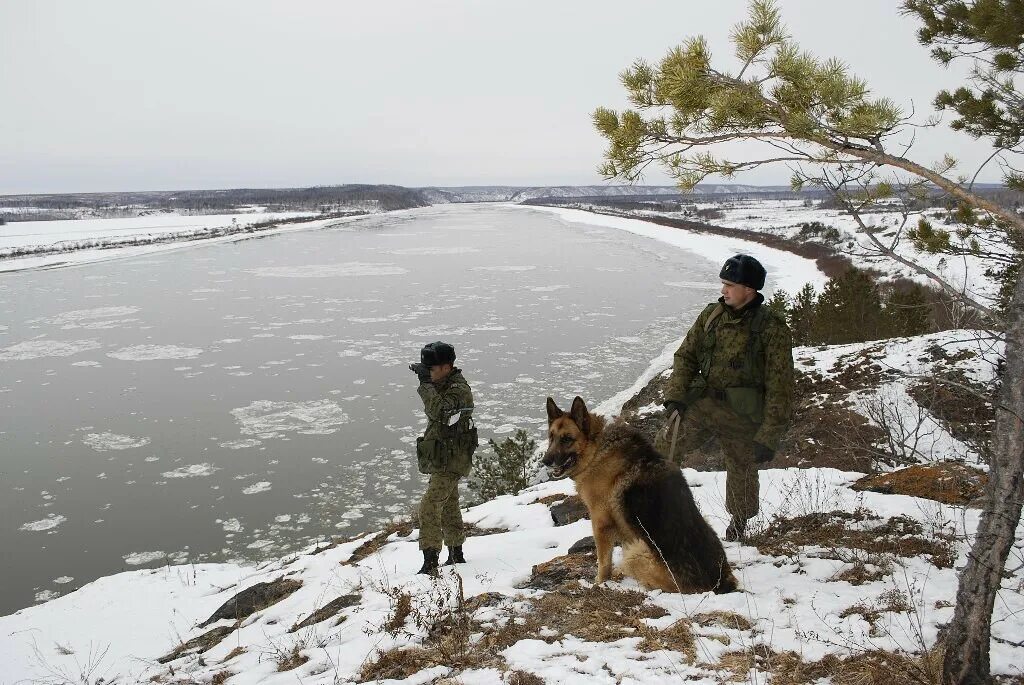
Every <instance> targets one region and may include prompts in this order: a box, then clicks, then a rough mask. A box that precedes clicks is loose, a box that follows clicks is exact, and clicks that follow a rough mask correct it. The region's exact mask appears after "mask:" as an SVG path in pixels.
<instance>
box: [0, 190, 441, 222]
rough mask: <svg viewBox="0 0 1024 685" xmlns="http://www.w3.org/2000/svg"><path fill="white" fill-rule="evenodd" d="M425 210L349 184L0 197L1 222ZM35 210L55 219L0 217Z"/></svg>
mask: <svg viewBox="0 0 1024 685" xmlns="http://www.w3.org/2000/svg"><path fill="white" fill-rule="evenodd" d="M429 204H430V202H429V201H428V200H427V198H426V196H424V195H423V193H421V192H420V191H418V190H414V189H411V188H403V187H401V186H392V185H365V184H350V185H341V186H313V187H310V188H237V189H230V190H182V191H152V192H127V193H69V194H63V195H10V196H6V197H0V216H2V217H3V218H5V219H6V220H7V221H38V220H43V219H46V218H53V217H59V218H67V217H66V216H65V215H61V214H60V212H61V211H64V212H68V211H71V210H76V209H91V210H96V211H97V212H99V213H105V212H112V211H118V210H120V209H123V208H126V207H128V208H136V209H138V210H140V211H142V210H147V209H149V210H166V211H180V212H192V213H206V214H209V213H214V212H221V211H229V210H235V209H236V208H238V207H239V206H244V205H259V206H264V207H266V208H267V209H268V210H269V211H313V212H332V211H339V210H342V209H343V208H345V207H353V206H355V207H366V206H370V205H372V206H374V207H376V208H379V209H381V210H394V209H410V208H412V207H426V206H428V205H429ZM25 206H31V207H37V208H40V209H45V210H52V211H53V212H54V214H52V215H48V214H46V213H45V212H44V213H36V214H19V213H14V212H4V208H5V207H9V208H15V207H25Z"/></svg>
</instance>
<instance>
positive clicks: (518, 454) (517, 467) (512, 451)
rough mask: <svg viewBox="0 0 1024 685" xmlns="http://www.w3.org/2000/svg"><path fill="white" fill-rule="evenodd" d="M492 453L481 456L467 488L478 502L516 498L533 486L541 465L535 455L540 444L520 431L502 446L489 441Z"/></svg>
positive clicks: (474, 466) (502, 443) (506, 439)
mask: <svg viewBox="0 0 1024 685" xmlns="http://www.w3.org/2000/svg"><path fill="white" fill-rule="evenodd" d="M487 444H488V445H489V446H490V449H491V451H490V452H484V453H483V454H480V455H479V456H478V457H477V459H476V463H475V464H474V465H473V473H472V475H471V476H470V478H469V481H468V483H467V485H468V486H469V489H470V491H472V493H473V495H474V497H475V499H476V500H477V501H478V502H486V501H488V500H492V499H494V498H495V497H498V496H500V495H515V494H518V493H519V491H520V490H522V489H523V488H525V487H526V486H527V485H529V484H530V476H531V475H532V474H533V473H534V471H536V469H537V467H538V465H539V463H538V459H537V457H536V456H535V455H534V453H535V452H536V450H537V441H536V440H534V439H533V438H531V437H530V435H529V434H528V433H527V432H526V431H524V430H522V429H520V430H517V431H516V434H515V435H514V436H513V437H511V438H505V440H503V441H502V442H501V444H498V443H496V442H494V440H493V439H492V440H488V441H487Z"/></svg>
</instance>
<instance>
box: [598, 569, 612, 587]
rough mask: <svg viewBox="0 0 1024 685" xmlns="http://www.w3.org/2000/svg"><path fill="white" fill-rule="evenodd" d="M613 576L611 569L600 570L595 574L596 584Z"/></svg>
mask: <svg viewBox="0 0 1024 685" xmlns="http://www.w3.org/2000/svg"><path fill="white" fill-rule="evenodd" d="M611 577H612V572H611V571H605V570H599V571H598V572H597V575H596V576H594V585H600V584H601V583H603V582H604V581H606V580H608V579H609V578H611Z"/></svg>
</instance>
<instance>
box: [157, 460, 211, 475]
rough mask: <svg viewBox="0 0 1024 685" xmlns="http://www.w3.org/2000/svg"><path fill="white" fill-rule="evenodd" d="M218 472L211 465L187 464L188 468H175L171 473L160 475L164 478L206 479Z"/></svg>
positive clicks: (166, 472)
mask: <svg viewBox="0 0 1024 685" xmlns="http://www.w3.org/2000/svg"><path fill="white" fill-rule="evenodd" d="M219 470H220V469H218V468H217V467H216V466H213V465H212V464H207V463H203V464H189V465H188V466H182V467H180V468H176V469H174V470H173V471H164V472H163V473H161V474H160V475H161V476H163V477H164V478H206V477H207V476H212V475H213V474H214V473H215V472H216V471H219Z"/></svg>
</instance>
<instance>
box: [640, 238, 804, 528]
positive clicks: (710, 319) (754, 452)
mask: <svg viewBox="0 0 1024 685" xmlns="http://www.w3.org/2000/svg"><path fill="white" fill-rule="evenodd" d="M765 275H766V273H765V270H764V267H763V266H761V264H760V262H758V261H757V260H756V259H754V258H753V257H751V256H749V255H743V254H739V255H736V256H735V257H731V258H729V259H728V260H727V261H726V262H725V266H723V267H722V271H721V274H720V278H721V279H722V297H720V298H719V299H718V302H713V303H711V304H709V305H708V306H707V307H706V308H705V309H704V311H702V312H701V313H700V315H699V316H698V317H697V321H696V322H694V324H693V326H692V327H691V328H690V330H689V331H688V332H687V334H686V338H685V339H684V340H683V344H682V345H680V346H679V349H678V350H677V351H676V353H675V360H674V364H673V366H672V377H671V378H670V379H669V382H668V387H667V389H666V391H665V415H666V417H667V419H668V420H667V421H666V424H665V427H664V428H663V429H662V430H661V431H660V432H659V433H658V438H657V440H656V447H657V448H658V450H659V451H660V452H662V453H663V454H665V455H666V456H671V458H672V459H673V460H674V461H676V462H677V463H681V461H682V455H683V454H684V453H686V452H688V451H692V450H694V449H697V448H699V447H701V446H702V445H705V444H707V442H708V441H709V440H710V438H712V437H714V438H717V439H718V442H719V444H720V445H721V447H722V451H723V452H724V455H725V468H726V481H725V483H726V484H725V503H726V510H727V511H728V512H729V514H730V516H731V520H730V522H729V526H728V528H726V532H725V538H726V540H729V541H735V540H743V539H744V538H745V535H746V524H747V520H748V519H750V518H752V517H754V516H755V515H756V514H757V512H758V509H759V502H758V487H759V484H758V475H757V468H758V464H762V463H765V462H768V461H771V460H772V459H773V458H774V457H775V451H776V450H777V449H778V446H779V441H780V440H781V438H782V435H783V433H784V432H785V430H786V426H787V424H788V423H789V420H790V416H791V414H792V409H793V350H792V348H793V342H792V337H791V336H790V332H789V328H788V326H786V322H785V320H784V319H783V318H782V317H781V316H779V315H778V314H776V313H775V312H773V311H772V310H770V309H769V308H768V307H767V306H764V296H763V295H761V293H759V292H757V291H758V290H761V289H762V288H763V287H764V279H765ZM677 440H678V442H677Z"/></svg>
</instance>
